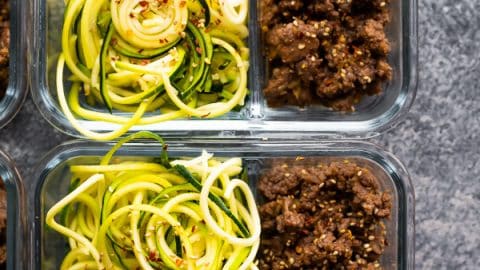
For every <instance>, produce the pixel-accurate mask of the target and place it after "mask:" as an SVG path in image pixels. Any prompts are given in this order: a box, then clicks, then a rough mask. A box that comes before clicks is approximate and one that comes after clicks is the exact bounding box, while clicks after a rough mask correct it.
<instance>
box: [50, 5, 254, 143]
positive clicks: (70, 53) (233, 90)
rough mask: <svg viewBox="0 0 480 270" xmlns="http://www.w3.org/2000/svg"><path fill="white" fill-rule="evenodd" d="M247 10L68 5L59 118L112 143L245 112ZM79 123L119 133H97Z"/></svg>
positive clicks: (59, 77) (59, 81)
mask: <svg viewBox="0 0 480 270" xmlns="http://www.w3.org/2000/svg"><path fill="white" fill-rule="evenodd" d="M247 10H248V0H161V1H159V0H66V9H65V15H64V22H63V30H62V52H61V54H60V56H59V59H58V64H57V74H56V84H57V95H58V99H59V103H60V107H61V109H62V111H63V112H64V114H65V116H66V117H67V119H68V120H69V121H70V122H71V124H72V126H73V127H74V128H75V129H76V130H77V131H78V132H79V133H80V134H82V135H83V136H86V137H89V138H91V139H95V140H112V139H115V138H117V137H119V136H121V135H123V134H124V133H126V132H127V131H128V130H129V129H130V128H131V127H132V126H134V125H147V124H154V123H159V122H163V121H168V120H173V119H176V118H182V117H183V118H185V117H196V118H214V117H219V116H222V115H224V114H226V113H228V112H230V111H231V110H233V109H236V108H237V107H241V106H243V105H244V102H245V98H246V96H247V94H248V89H247V71H248V66H249V49H248V46H247V44H246V42H245V41H246V38H247V37H248V28H247V26H246V20H247ZM65 65H66V66H67V68H68V70H69V71H70V73H71V75H69V76H68V78H67V79H68V82H69V83H67V84H66V83H65V78H64V77H65V76H66V75H65V73H64V70H65ZM67 85H68V87H69V93H68V94H66V92H65V87H66V86H67ZM99 107H103V108H107V109H108V111H102V110H99V109H98V108H99ZM147 113H148V115H147ZM78 119H84V120H89V121H101V122H108V123H113V124H118V125H120V126H119V128H118V129H117V130H114V131H111V132H108V133H97V132H92V131H90V130H89V129H87V128H85V127H84V126H83V125H82V124H81V122H80V121H78Z"/></svg>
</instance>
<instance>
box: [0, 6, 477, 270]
mask: <svg viewBox="0 0 480 270" xmlns="http://www.w3.org/2000/svg"><path fill="white" fill-rule="evenodd" d="M419 46H420V57H419V70H420V76H419V85H418V95H417V100H416V102H415V105H414V106H413V108H412V110H411V112H410V113H409V114H408V116H407V117H406V119H405V120H404V121H403V122H402V123H401V124H400V125H399V126H398V127H397V128H395V129H394V130H391V131H389V132H387V133H386V134H384V135H383V136H381V137H379V138H376V139H374V141H375V142H377V143H379V144H380V145H383V146H384V147H385V148H386V149H388V150H389V151H391V152H393V153H394V154H395V155H397V156H398V157H399V158H400V159H401V160H402V161H403V162H404V163H405V165H406V166H407V168H408V170H409V171H410V173H411V176H412V179H413V182H414V185H415V188H416V198H417V202H416V209H417V211H416V266H417V269H438V270H440V269H472V270H474V269H480V254H479V253H480V162H479V159H480V147H479V143H480V137H479V136H480V135H479V134H480V79H479V78H480V1H478V0H423V1H422V0H420V3H419ZM66 139H68V138H67V137H66V136H64V135H61V134H60V133H58V132H56V131H55V130H53V128H52V127H51V126H49V125H48V124H47V123H46V122H45V121H44V120H43V118H42V117H41V116H40V114H39V113H38V111H37V110H36V108H35V107H34V105H33V103H32V101H31V99H29V100H28V101H27V103H26V104H25V106H24V108H23V110H22V111H21V112H20V114H19V115H18V116H17V117H16V119H15V120H14V121H13V122H12V123H11V124H9V125H8V126H7V127H6V128H5V129H3V130H2V131H0V147H1V148H3V149H4V150H5V151H7V152H8V153H10V154H11V155H12V156H13V157H14V158H15V160H16V162H17V163H18V166H19V168H20V170H21V172H22V174H23V176H24V177H25V178H26V179H28V177H29V176H30V175H31V173H32V170H33V166H34V164H35V163H36V162H37V161H38V159H39V158H40V157H41V156H42V155H44V154H45V153H46V152H47V151H48V150H50V149H51V148H52V147H54V146H56V145H58V144H59V143H61V142H62V141H64V140H66Z"/></svg>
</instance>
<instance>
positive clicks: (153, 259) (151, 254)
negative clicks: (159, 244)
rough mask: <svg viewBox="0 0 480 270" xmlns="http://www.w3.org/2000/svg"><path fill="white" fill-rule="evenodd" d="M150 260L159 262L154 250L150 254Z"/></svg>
mask: <svg viewBox="0 0 480 270" xmlns="http://www.w3.org/2000/svg"><path fill="white" fill-rule="evenodd" d="M148 259H149V260H150V261H156V260H157V253H156V252H155V251H153V250H151V251H150V252H149V253H148Z"/></svg>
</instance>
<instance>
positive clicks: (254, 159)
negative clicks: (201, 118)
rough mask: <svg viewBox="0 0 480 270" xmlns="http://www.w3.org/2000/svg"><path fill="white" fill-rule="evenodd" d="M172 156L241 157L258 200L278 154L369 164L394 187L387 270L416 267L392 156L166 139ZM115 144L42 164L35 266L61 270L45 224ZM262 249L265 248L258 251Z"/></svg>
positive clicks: (81, 147) (139, 154) (138, 148)
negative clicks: (75, 170)
mask: <svg viewBox="0 0 480 270" xmlns="http://www.w3.org/2000/svg"><path fill="white" fill-rule="evenodd" d="M167 143H168V146H169V147H168V150H169V156H170V157H171V158H179V157H196V156H198V155H200V153H201V151H202V150H203V149H205V150H207V151H208V152H210V153H213V154H215V156H216V157H217V158H221V157H225V158H228V157H234V156H235V157H241V158H242V159H243V163H244V166H246V167H247V170H248V172H249V173H248V174H249V182H250V183H249V185H250V186H251V188H252V190H253V193H254V194H255V196H256V198H257V203H258V202H260V200H261V198H260V196H259V194H258V191H257V189H256V185H257V181H258V178H259V175H260V174H261V173H262V172H263V171H264V170H266V169H268V167H269V166H270V165H269V164H271V162H270V161H272V160H273V159H275V158H296V157H297V156H299V155H301V156H303V157H306V158H314V159H315V160H316V161H317V160H318V161H332V160H344V159H349V160H351V161H353V162H356V163H357V164H358V165H360V166H362V167H365V168H368V169H369V170H370V171H371V172H372V173H373V174H374V175H375V176H376V177H377V178H378V180H379V184H380V189H381V190H390V191H391V195H392V214H391V217H390V218H389V219H387V220H385V225H386V228H387V240H388V242H389V245H388V246H387V248H386V249H385V252H384V254H383V255H382V257H381V259H380V263H381V265H382V266H383V267H384V269H414V191H413V186H412V183H411V181H410V178H409V175H408V173H407V171H406V170H405V168H404V167H403V165H402V164H401V163H400V162H399V161H398V160H397V159H396V158H395V157H394V156H393V155H391V154H389V153H387V152H385V151H383V150H381V149H380V148H378V147H377V146H375V145H373V144H370V143H363V142H350V141H348V142H329V141H324V142H304V143H298V142H284V143H272V142H267V143H266V142H262V141H255V142H249V143H245V142H243V143H242V142H240V141H235V142H232V141H230V142H226V141H194V140H191V141H186V142H185V141H183V142H180V141H170V140H168V141H167ZM111 147H112V144H104V143H91V142H85V141H73V142H67V143H65V144H63V145H60V146H58V147H57V148H55V149H54V150H52V151H51V152H50V153H49V154H47V156H46V157H44V159H43V160H42V161H41V162H40V163H39V165H38V168H37V170H36V174H35V176H34V178H33V179H31V180H32V181H31V182H30V183H31V185H30V187H29V200H30V201H29V204H30V205H31V206H32V207H31V208H29V217H30V221H31V225H32V243H31V251H32V256H30V258H31V260H32V261H31V262H30V263H31V265H32V269H58V267H59V265H60V264H61V261H62V259H63V256H64V255H65V254H66V251H67V250H66V248H67V245H66V244H67V241H66V239H65V238H64V237H63V236H62V235H60V234H59V233H57V232H54V231H53V230H51V229H48V227H47V226H46V225H45V215H46V212H47V211H48V209H50V207H51V206H52V205H53V204H54V203H55V202H57V201H58V200H60V199H61V198H63V197H64V196H65V195H66V194H67V193H68V188H69V184H70V177H71V173H70V170H69V166H71V165H75V164H98V162H99V160H100V158H101V157H102V156H103V155H104V154H105V153H106V152H107V151H108V150H109V149H110V148H111ZM160 151H161V147H160V146H157V145H156V144H155V146H154V145H152V144H149V143H129V144H126V145H124V146H123V147H122V148H120V150H119V151H118V152H117V154H116V158H119V159H120V160H139V159H142V160H145V159H146V160H148V159H151V158H154V157H158V156H159V153H160ZM259 252H261V251H259Z"/></svg>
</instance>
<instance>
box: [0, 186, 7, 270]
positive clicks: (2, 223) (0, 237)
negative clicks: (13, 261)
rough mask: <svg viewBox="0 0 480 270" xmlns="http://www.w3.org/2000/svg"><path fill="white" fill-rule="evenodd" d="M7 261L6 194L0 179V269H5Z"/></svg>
mask: <svg viewBox="0 0 480 270" xmlns="http://www.w3.org/2000/svg"><path fill="white" fill-rule="evenodd" d="M6 260H7V193H6V191H5V185H4V183H3V180H2V178H0V269H5V266H6Z"/></svg>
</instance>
